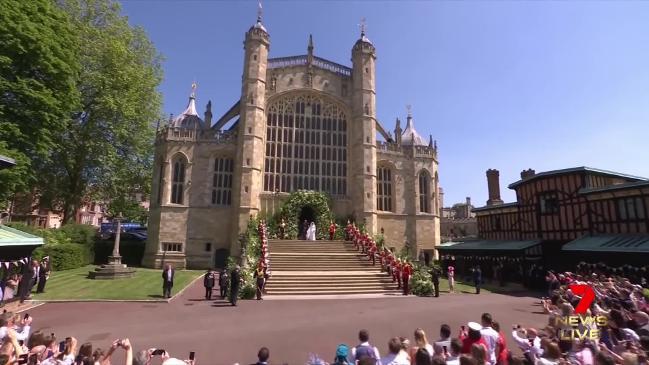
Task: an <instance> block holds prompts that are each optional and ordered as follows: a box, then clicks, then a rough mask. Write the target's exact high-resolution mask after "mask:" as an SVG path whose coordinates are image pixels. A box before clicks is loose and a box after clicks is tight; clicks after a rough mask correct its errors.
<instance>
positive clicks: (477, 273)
mask: <svg viewBox="0 0 649 365" xmlns="http://www.w3.org/2000/svg"><path fill="white" fill-rule="evenodd" d="M473 284H475V293H476V294H480V285H481V284H482V270H480V265H475V267H474V268H473Z"/></svg>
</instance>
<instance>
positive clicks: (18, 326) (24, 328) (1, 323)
mask: <svg viewBox="0 0 649 365" xmlns="http://www.w3.org/2000/svg"><path fill="white" fill-rule="evenodd" d="M31 324H32V317H31V316H27V317H25V318H23V319H21V318H20V314H13V313H11V312H7V313H4V314H2V316H0V341H2V340H4V338H5V337H7V331H8V330H9V329H13V330H14V331H16V340H18V341H21V340H22V341H27V339H28V338H29V331H30V329H31Z"/></svg>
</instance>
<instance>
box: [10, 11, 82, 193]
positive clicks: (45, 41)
mask: <svg viewBox="0 0 649 365" xmlns="http://www.w3.org/2000/svg"><path fill="white" fill-rule="evenodd" d="M0 9H2V11H0V141H3V142H2V143H0V154H3V155H7V156H9V157H12V158H14V159H15V160H16V163H17V166H16V167H15V168H13V169H10V170H5V171H3V172H1V173H0V201H2V202H6V201H7V199H8V197H9V196H11V195H12V194H13V193H15V192H23V191H25V190H27V189H28V188H29V187H30V185H31V184H32V183H33V182H34V176H36V174H37V171H38V166H42V165H44V164H47V163H51V162H52V160H51V157H52V156H51V154H50V151H51V150H52V149H53V148H55V147H56V146H57V140H56V139H57V137H58V135H59V134H60V133H61V132H62V131H63V129H64V128H65V121H66V120H68V119H69V117H70V115H71V114H72V112H73V111H74V110H77V109H78V105H79V93H78V92H77V89H76V85H75V81H76V79H77V78H78V75H79V69H80V63H79V61H78V54H77V50H78V43H79V38H78V36H77V34H76V33H75V30H74V28H73V26H72V23H71V22H70V19H69V17H68V16H67V14H66V13H65V12H63V11H62V10H61V9H60V8H59V7H57V6H56V5H55V4H54V2H52V1H50V0H30V1H18V0H0Z"/></svg>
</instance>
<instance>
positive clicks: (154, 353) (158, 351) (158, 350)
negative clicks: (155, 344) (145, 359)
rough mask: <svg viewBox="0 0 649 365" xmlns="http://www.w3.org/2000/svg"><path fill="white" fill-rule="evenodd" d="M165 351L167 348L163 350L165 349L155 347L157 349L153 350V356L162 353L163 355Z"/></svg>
mask: <svg viewBox="0 0 649 365" xmlns="http://www.w3.org/2000/svg"><path fill="white" fill-rule="evenodd" d="M164 353H165V350H163V349H155V350H153V352H152V353H151V355H153V356H160V355H162V354H164Z"/></svg>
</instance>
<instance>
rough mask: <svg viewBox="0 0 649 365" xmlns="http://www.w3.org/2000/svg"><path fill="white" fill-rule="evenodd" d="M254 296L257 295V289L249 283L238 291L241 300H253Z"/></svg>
mask: <svg viewBox="0 0 649 365" xmlns="http://www.w3.org/2000/svg"><path fill="white" fill-rule="evenodd" d="M255 295H257V287H256V286H255V285H250V284H249V283H246V284H244V285H243V287H242V288H241V290H239V298H241V299H253V298H254V297H255Z"/></svg>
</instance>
